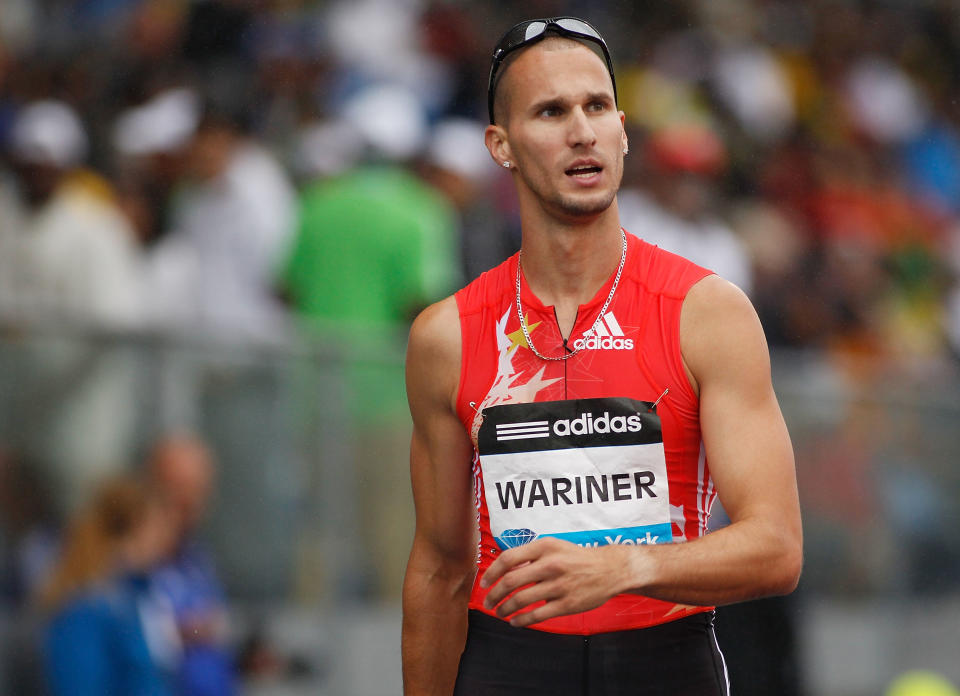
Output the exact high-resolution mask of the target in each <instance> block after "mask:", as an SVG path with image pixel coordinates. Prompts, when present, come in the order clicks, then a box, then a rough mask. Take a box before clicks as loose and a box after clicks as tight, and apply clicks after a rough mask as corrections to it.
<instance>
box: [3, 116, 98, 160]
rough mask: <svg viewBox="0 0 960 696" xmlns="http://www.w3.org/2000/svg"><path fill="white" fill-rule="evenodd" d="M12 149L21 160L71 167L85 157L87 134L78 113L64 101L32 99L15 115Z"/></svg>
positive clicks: (11, 136)
mask: <svg viewBox="0 0 960 696" xmlns="http://www.w3.org/2000/svg"><path fill="white" fill-rule="evenodd" d="M10 150H11V152H12V154H13V156H14V157H15V158H16V159H18V160H20V161H21V162H30V163H32V164H48V165H52V166H55V167H58V168H61V169H68V168H70V167H74V166H77V165H78V164H80V163H81V162H82V161H83V159H84V157H86V155H87V134H86V133H85V132H84V129H83V124H81V123H80V119H79V118H78V117H77V114H76V113H75V112H74V110H73V109H71V108H70V107H69V106H67V105H66V104H64V103H63V102H59V101H54V100H45V101H38V102H33V103H31V104H28V105H27V106H25V107H23V108H22V109H21V110H20V111H19V112H18V113H17V115H16V120H15V121H14V124H13V129H12V131H11V134H10Z"/></svg>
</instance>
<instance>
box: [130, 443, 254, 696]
mask: <svg viewBox="0 0 960 696" xmlns="http://www.w3.org/2000/svg"><path fill="white" fill-rule="evenodd" d="M148 467H149V474H150V478H151V480H152V481H153V482H154V484H155V486H156V488H157V490H158V491H159V492H160V494H161V495H162V496H163V498H164V499H165V500H166V501H167V503H168V504H169V506H170V509H171V511H172V518H171V529H172V531H173V536H174V550H173V553H172V554H171V556H170V557H169V559H168V560H167V561H166V562H165V563H164V564H162V565H161V566H160V567H158V568H157V569H156V571H155V572H154V574H153V578H154V582H155V584H156V586H157V588H158V589H159V591H160V592H162V593H163V595H164V596H165V598H166V599H167V601H168V602H169V604H170V606H171V607H172V608H173V612H174V616H175V619H176V626H177V629H178V634H179V638H180V642H181V644H182V645H183V654H182V659H181V661H180V663H179V665H178V668H177V676H176V681H175V683H176V690H175V692H176V694H178V696H230V695H231V694H234V693H235V692H236V686H235V683H234V681H235V680H234V666H233V658H232V655H231V652H230V650H229V648H228V645H227V639H228V635H227V630H228V616H227V607H226V602H225V598H224V594H223V590H222V588H221V587H220V582H219V580H218V578H217V574H216V571H215V568H214V563H213V560H212V559H211V558H210V556H209V555H208V554H207V552H206V550H205V549H204V548H203V546H202V544H201V543H200V542H199V541H198V539H197V538H196V532H197V526H198V525H199V524H200V522H201V520H202V518H203V514H204V512H205V510H206V508H207V502H208V500H209V497H210V493H211V490H212V488H213V482H214V468H213V459H212V457H211V454H210V452H209V450H208V449H207V448H206V446H205V445H204V444H203V443H202V442H201V441H200V440H198V439H197V438H195V437H192V436H187V435H177V436H170V437H166V438H163V439H161V440H160V441H159V442H158V443H157V444H156V446H155V447H154V449H153V452H152V453H151V455H150V459H149V463H148Z"/></svg>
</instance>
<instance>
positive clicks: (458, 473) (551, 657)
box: [403, 17, 802, 696]
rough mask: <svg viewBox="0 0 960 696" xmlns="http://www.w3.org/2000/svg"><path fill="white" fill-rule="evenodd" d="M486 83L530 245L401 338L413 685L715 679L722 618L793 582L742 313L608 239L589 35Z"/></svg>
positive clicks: (612, 138)
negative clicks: (716, 621) (715, 519)
mask: <svg viewBox="0 0 960 696" xmlns="http://www.w3.org/2000/svg"><path fill="white" fill-rule="evenodd" d="M489 97H490V119H491V125H490V126H489V127H488V128H487V131H486V144H487V148H488V149H489V151H490V154H491V156H492V157H493V159H494V160H495V161H496V162H497V163H498V164H499V165H501V166H503V167H507V168H509V170H510V171H511V173H512V175H513V178H514V181H515V183H516V187H517V192H518V194H519V200H520V211H521V216H522V228H523V242H522V250H521V252H520V253H519V254H517V255H515V256H513V257H512V258H510V259H508V260H507V261H505V262H504V263H503V264H501V265H500V266H498V267H496V268H494V269H492V270H491V271H488V272H487V273H485V274H483V275H482V276H481V277H480V278H478V279H477V280H476V281H474V282H473V283H471V284H470V285H468V286H467V287H466V288H465V289H463V290H461V291H460V292H458V293H456V294H455V295H454V296H452V297H449V298H447V299H445V300H443V301H441V302H439V303H437V304H435V305H433V306H431V307H429V308H428V309H426V310H425V311H424V312H423V313H422V314H421V315H420V316H419V317H418V318H417V320H416V321H415V323H414V325H413V328H412V330H411V334H410V344H409V353H408V357H407V381H408V397H409V400H410V409H411V412H412V415H413V424H414V430H413V441H412V445H411V475H412V481H413V491H414V500H415V505H416V513H417V524H416V533H415V538H414V542H413V548H412V550H411V553H410V559H409V563H408V566H407V574H406V579H405V583H404V597H403V601H404V615H403V671H404V693H405V694H406V695H407V696H413V695H414V694H417V695H419V694H444V695H445V696H446V695H449V694H462V695H464V696H484V695H493V694H551V696H557V695H561V696H562V695H565V694H571V695H572V694H576V695H578V696H581V695H583V694H627V693H630V694H669V696H712V695H714V694H727V693H728V686H727V679H726V673H725V669H724V666H723V661H722V656H721V655H720V653H719V650H718V649H717V647H716V641H715V639H714V636H713V628H712V617H713V612H712V607H714V606H716V605H719V604H726V603H731V602H738V601H742V600H747V599H752V598H756V597H761V596H764V595H770V594H780V593H788V592H791V591H792V590H793V589H794V587H795V586H796V583H797V579H798V576H799V573H800V566H801V555H802V550H801V545H802V544H801V529H800V513H799V505H798V500H797V490H796V480H795V473H794V464H793V453H792V449H791V445H790V439H789V436H788V434H787V431H786V427H785V425H784V422H783V418H782V416H781V413H780V409H779V406H778V404H777V401H776V397H775V396H774V393H773V389H772V386H771V382H770V371H769V355H768V352H767V347H766V342H765V340H764V336H763V332H762V329H761V327H760V324H759V322H758V320H757V316H756V313H755V312H754V310H753V308H752V306H751V305H750V302H749V301H748V300H747V298H746V297H745V296H744V294H743V293H742V292H741V291H740V290H738V289H737V288H736V287H734V286H733V285H731V284H730V283H728V282H726V281H724V280H722V279H720V278H719V277H717V276H716V275H713V274H712V273H711V272H710V271H707V270H705V269H703V268H700V267H698V266H695V265H693V264H692V263H690V262H688V261H686V260H684V259H682V258H680V257H678V256H674V255H672V254H669V253H667V252H665V251H662V250H660V249H658V248H656V247H654V246H652V245H649V244H647V243H645V242H643V241H641V240H640V239H638V238H636V237H632V236H630V235H627V234H626V233H625V232H624V231H623V230H622V229H621V227H620V223H619V219H618V213H617V203H616V193H617V188H618V187H619V184H620V178H621V173H622V170H623V156H624V154H626V152H627V138H626V135H625V133H624V128H623V124H624V114H623V112H622V111H618V110H617V103H616V87H615V83H614V79H613V72H612V68H611V63H610V59H609V54H608V52H607V49H606V46H605V44H604V42H603V39H602V38H601V37H600V35H599V34H598V33H597V32H596V30H595V29H594V28H593V27H591V26H590V25H589V24H587V23H586V22H583V21H581V20H578V19H574V18H569V17H565V18H558V19H549V20H533V21H528V22H523V23H521V24H519V25H517V26H516V27H514V28H513V29H511V30H510V31H509V32H507V34H506V35H505V36H504V37H503V39H502V40H501V41H500V43H499V45H498V47H497V49H496V52H495V53H494V62H493V66H492V69H491V74H490V95H489ZM718 494H719V495H720V497H721V499H722V501H723V506H724V508H725V510H726V512H727V513H728V515H729V517H730V519H731V524H730V525H729V526H727V527H725V528H723V529H722V530H719V531H716V532H713V533H711V534H709V535H708V534H706V526H707V519H708V518H709V514H710V506H711V504H712V503H713V501H714V499H715V497H716V496H717V495H718Z"/></svg>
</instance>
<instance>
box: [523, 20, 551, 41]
mask: <svg viewBox="0 0 960 696" xmlns="http://www.w3.org/2000/svg"><path fill="white" fill-rule="evenodd" d="M546 28H547V23H546V22H539V21H537V22H530V24H528V25H527V28H526V29H525V30H524V32H523V39H522V41H521V43H523V42H526V41H529V40H530V39H534V38H536V37H538V36H540V34H542V33H543V30H544V29H546Z"/></svg>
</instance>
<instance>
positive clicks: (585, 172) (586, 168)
mask: <svg viewBox="0 0 960 696" xmlns="http://www.w3.org/2000/svg"><path fill="white" fill-rule="evenodd" d="M602 171H603V167H600V166H597V165H581V166H577V167H571V168H570V169H567V170H566V174H567V176H574V177H580V178H587V177H590V176H593V175H594V174H599V173H600V172H602Z"/></svg>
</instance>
